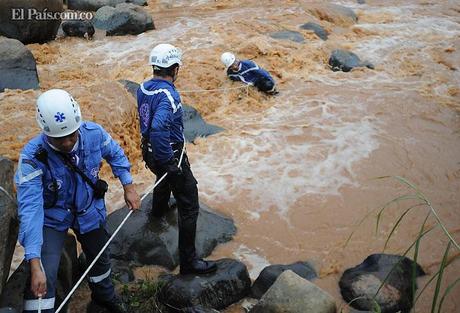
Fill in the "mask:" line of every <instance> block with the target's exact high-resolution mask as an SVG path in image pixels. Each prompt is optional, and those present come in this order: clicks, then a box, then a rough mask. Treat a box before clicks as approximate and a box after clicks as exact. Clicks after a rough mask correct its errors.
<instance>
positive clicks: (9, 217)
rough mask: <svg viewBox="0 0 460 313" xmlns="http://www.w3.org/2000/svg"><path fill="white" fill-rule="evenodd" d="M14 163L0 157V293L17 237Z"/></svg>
mask: <svg viewBox="0 0 460 313" xmlns="http://www.w3.org/2000/svg"><path fill="white" fill-rule="evenodd" d="M13 175H14V164H13V162H12V161H11V160H9V159H6V158H4V157H0V186H1V187H2V188H3V189H2V190H0V234H2V236H1V237H0V294H1V293H2V291H3V288H4V287H5V283H6V280H7V279H8V275H9V273H10V267H11V260H12V259H13V253H14V248H15V246H16V240H17V238H18V225H19V224H18V218H17V213H16V203H15V201H16V200H15V194H14V189H13Z"/></svg>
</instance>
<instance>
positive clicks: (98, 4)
mask: <svg viewBox="0 0 460 313" xmlns="http://www.w3.org/2000/svg"><path fill="white" fill-rule="evenodd" d="M124 2H128V3H133V4H136V5H147V1H146V0H67V3H68V7H69V9H70V10H79V11H97V10H99V9H100V8H102V7H105V6H111V7H115V6H116V5H117V4H120V3H124Z"/></svg>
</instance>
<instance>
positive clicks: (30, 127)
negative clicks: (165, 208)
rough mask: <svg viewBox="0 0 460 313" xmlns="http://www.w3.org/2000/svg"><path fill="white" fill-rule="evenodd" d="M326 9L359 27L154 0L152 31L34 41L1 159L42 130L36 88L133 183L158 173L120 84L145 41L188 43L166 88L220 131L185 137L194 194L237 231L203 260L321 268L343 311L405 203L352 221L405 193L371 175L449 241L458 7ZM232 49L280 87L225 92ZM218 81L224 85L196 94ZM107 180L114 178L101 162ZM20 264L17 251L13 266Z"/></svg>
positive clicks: (410, 221) (240, 7)
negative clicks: (69, 98) (349, 67)
mask: <svg viewBox="0 0 460 313" xmlns="http://www.w3.org/2000/svg"><path fill="white" fill-rule="evenodd" d="M328 2H329V1H328ZM330 3H336V4H341V5H346V6H348V7H350V8H353V9H354V10H355V12H356V13H357V16H358V23H356V24H353V23H351V22H350V20H348V19H346V18H343V17H340V16H337V15H334V14H330V13H328V12H329V11H328V10H327V3H326V1H321V2H310V1H261V0H258V1H252V0H251V1H240V0H234V1H228V0H223V1H220V0H218V1H208V0H198V1H185V0H184V1H152V0H151V1H149V6H148V7H147V10H148V11H149V12H150V13H151V14H152V16H153V18H154V21H155V25H156V28H157V29H156V30H153V31H150V32H147V33H144V34H141V35H138V36H124V37H105V36H104V34H103V33H99V32H98V33H96V36H95V38H94V39H93V40H92V41H86V40H84V39H78V38H58V39H57V40H55V41H53V42H50V43H48V44H44V45H38V44H34V45H29V46H28V47H29V48H30V49H31V51H32V52H33V54H34V56H35V57H36V59H37V62H38V72H39V76H40V84H41V90H36V91H18V90H7V91H6V92H4V93H2V94H0V125H1V128H2V131H1V132H0V139H1V142H2V145H1V147H0V154H1V155H5V156H7V157H10V158H12V159H14V160H17V159H18V154H19V151H20V149H21V147H22V146H23V145H24V144H25V142H26V141H27V140H28V139H30V138H31V137H33V136H34V135H35V134H37V133H38V127H37V126H36V124H35V117H34V104H35V103H34V101H35V99H36V97H37V96H38V95H39V94H40V92H42V91H43V90H46V89H49V88H64V89H67V90H68V91H69V92H70V93H71V94H73V95H74V97H75V98H76V99H77V101H79V103H80V105H81V106H82V112H83V115H84V118H85V119H88V120H94V121H97V122H99V123H101V124H102V125H103V126H104V127H106V128H107V129H108V130H109V131H110V132H111V133H112V135H113V137H114V138H116V139H117V140H118V141H119V142H120V143H121V144H122V145H123V147H124V148H125V151H126V152H127V154H128V156H129V158H130V160H131V162H132V163H133V172H134V174H135V178H136V181H137V184H138V190H139V192H144V191H145V190H147V189H148V188H149V187H150V186H151V185H152V182H153V176H152V174H150V173H149V172H148V171H147V170H145V168H144V167H143V164H142V162H141V160H140V152H139V149H138V145H139V135H138V126H137V116H136V110H135V100H134V98H132V97H131V95H130V94H128V93H127V92H126V91H125V90H124V88H123V87H122V86H121V85H120V84H119V83H117V82H116V81H117V80H119V79H129V80H133V81H136V82H141V81H143V80H145V79H148V78H149V76H150V75H151V68H150V67H149V66H148V65H147V56H148V53H149V51H150V50H151V48H152V47H153V46H154V45H155V44H157V43H160V42H170V43H172V44H174V45H177V46H179V47H181V48H182V49H183V50H184V65H183V66H182V68H181V70H180V76H179V79H178V81H177V84H176V85H177V87H178V89H179V91H180V92H181V94H182V98H183V102H184V103H186V104H189V105H192V106H194V107H196V108H197V109H198V110H199V111H200V112H201V114H202V115H203V116H204V117H205V119H206V120H207V121H208V122H210V123H213V124H217V125H219V126H221V127H224V128H225V129H226V131H225V132H222V133H219V134H217V135H214V136H211V137H208V138H206V139H198V140H196V141H195V142H194V144H189V145H188V153H189V157H190V160H191V163H192V168H193V170H194V173H195V176H196V177H197V179H198V181H199V191H200V199H201V201H202V202H205V203H206V204H208V205H209V206H210V207H212V208H214V209H215V210H217V211H219V212H221V213H223V214H225V215H228V216H231V217H232V218H233V219H234V220H235V223H236V225H237V227H238V233H237V235H236V237H235V238H234V240H233V241H232V242H230V243H228V244H225V245H222V246H219V247H218V248H217V250H216V251H215V252H214V254H213V255H212V257H213V258H220V257H233V258H237V259H240V260H242V261H243V262H244V263H245V264H246V265H247V266H248V268H249V270H250V274H251V277H252V278H256V277H257V275H258V273H259V272H260V271H261V270H262V269H263V267H264V266H266V265H268V264H275V263H290V262H294V261H299V260H309V261H311V262H312V263H313V264H315V266H316V268H317V270H318V272H319V273H320V278H319V279H318V280H316V283H317V284H318V285H319V286H320V287H322V288H324V289H325V290H327V291H328V292H329V293H330V294H332V295H333V296H334V297H335V298H336V299H337V303H338V305H340V304H341V297H340V292H339V288H338V280H339V279H340V275H341V273H342V272H343V271H344V270H345V269H347V268H349V267H352V266H355V265H356V264H358V263H360V262H362V260H364V258H366V257H367V256H368V255H369V254H372V253H378V252H382V251H383V246H384V243H385V240H386V236H387V235H388V233H389V232H390V230H391V228H392V227H393V225H394V224H395V222H396V220H397V218H398V216H399V215H400V214H401V213H402V212H404V210H405V209H406V208H407V207H408V206H409V205H410V203H405V202H401V203H399V204H395V205H391V206H390V207H388V209H387V210H386V211H385V214H384V216H383V220H382V223H381V227H380V228H379V230H378V232H377V233H376V232H375V222H376V218H375V215H373V216H372V215H371V216H370V217H369V218H368V219H367V220H366V221H365V222H364V223H362V224H361V225H360V226H359V227H357V226H356V225H357V223H358V221H359V220H360V219H361V218H362V217H363V216H364V215H366V214H367V213H368V212H370V211H371V210H375V209H378V208H379V207H381V206H382V205H383V204H384V203H385V202H387V201H389V200H391V199H393V198H396V197H397V196H400V195H403V194H405V193H407V192H409V191H410V190H409V189H408V188H406V187H405V186H404V185H403V184H401V183H399V182H397V181H396V180H392V179H376V178H377V177H380V176H387V175H389V176H391V175H399V176H402V177H405V178H407V179H408V180H409V181H411V182H412V183H414V184H415V185H417V186H418V188H420V190H422V191H423V192H424V194H425V195H426V196H427V198H429V199H430V201H431V203H432V205H433V207H434V208H435V209H436V210H437V212H438V214H439V216H440V218H441V220H442V221H443V222H444V224H445V226H446V228H447V229H448V230H449V231H450V232H451V233H452V234H453V236H454V238H456V240H457V241H458V240H460V235H459V234H460V213H459V212H460V211H459V203H460V193H459V190H460V188H459V187H460V123H459V122H460V119H459V112H460V3H459V2H458V1H446V0H444V1H428V0H424V1H413V0H410V1H393V0H385V1H377V0H366V3H365V4H358V3H357V2H356V1H331V2H330ZM306 22H316V23H320V24H321V25H323V26H324V27H325V28H326V29H327V30H328V31H329V32H330V35H329V39H328V40H327V41H322V40H320V39H319V38H318V37H316V36H315V35H314V34H313V33H311V32H308V31H306V30H301V29H300V28H299V25H301V24H303V23H306ZM281 30H294V31H299V32H300V33H301V34H302V35H303V36H304V38H305V42H304V43H296V42H292V41H288V40H279V39H273V38H270V37H269V36H268V34H269V33H270V32H274V31H281ZM336 48H342V49H349V50H351V51H353V52H355V53H356V54H358V55H359V56H360V57H361V58H362V59H364V60H368V61H370V62H372V63H374V64H375V70H369V69H356V70H353V71H352V72H349V73H343V72H332V71H331V70H330V69H329V68H328V66H327V59H328V57H329V55H330V52H331V51H332V50H334V49H336ZM227 50H228V51H233V52H235V53H236V54H237V55H238V56H240V57H241V58H248V59H253V60H254V61H256V62H257V63H258V64H259V65H260V66H262V67H264V68H265V69H267V70H269V71H270V72H271V73H272V74H273V75H274V77H275V79H276V80H277V81H278V83H279V90H280V94H279V95H278V96H276V97H267V96H265V95H262V94H260V93H258V92H257V91H255V90H252V89H249V90H248V89H246V88H242V89H235V88H234V87H238V86H239V85H238V84H237V83H232V82H230V81H228V80H227V79H226V77H225V73H224V68H223V66H222V64H221V63H220V60H219V59H220V54H221V53H222V52H224V51H227ZM216 88H219V89H224V90H220V91H212V92H204V91H203V90H209V89H216ZM105 173H106V176H107V177H109V175H108V173H109V171H108V170H107V168H106V170H105ZM112 181H113V182H114V185H112V186H113V187H112V188H111V191H110V193H109V195H108V203H109V210H111V211H113V210H116V209H117V208H119V207H120V206H121V205H122V204H123V200H122V193H121V190H120V188H119V183H117V182H116V181H115V180H113V179H112ZM426 210H427V209H426V208H419V209H417V210H414V211H413V212H411V213H410V214H408V216H407V217H406V219H405V221H404V222H403V223H402V225H401V227H400V228H399V229H398V230H397V232H396V233H395V234H394V237H393V238H392V240H390V242H389V246H388V248H387V250H386V251H387V252H389V253H403V252H404V251H405V250H406V248H407V247H408V246H409V245H410V244H411V243H412V241H413V240H414V238H415V237H416V236H417V234H418V232H419V227H420V224H421V222H422V221H423V219H424V217H425V215H426V212H427V211H426ZM428 223H429V225H435V220H434V219H430V220H429V222H428ZM353 231H356V232H355V234H354V236H353V237H352V240H351V241H350V242H349V243H348V245H347V246H346V247H344V242H345V241H346V239H347V238H348V236H349V235H350V234H351V233H352V232H353ZM446 243H447V240H446V238H445V236H444V235H443V233H442V231H441V230H440V229H439V228H438V229H436V230H434V231H433V232H431V233H430V235H428V236H427V238H426V239H425V240H423V242H422V244H421V255H420V256H419V263H420V264H421V265H422V267H423V268H424V269H425V271H426V272H428V273H429V274H432V273H435V272H436V271H437V269H438V267H439V263H440V260H441V258H442V254H443V252H444V248H445V245H446ZM456 254H458V251H454V250H452V252H451V255H452V256H455V255H456ZM21 258H22V252H21V251H20V249H18V251H17V252H16V255H15V264H14V265H13V267H14V266H17V264H18V263H19V262H20V260H21ZM459 276H460V262H459V261H454V262H453V263H452V264H451V265H450V267H449V269H448V270H447V274H446V275H445V277H446V283H445V284H444V285H443V286H446V285H447V284H448V283H451V282H453V281H454V280H455V279H456V278H458V277H459ZM426 280H427V279H426V278H422V279H421V280H420V281H419V285H421V284H423V283H424V282H425V281H426ZM433 290H434V288H428V289H427V291H426V294H425V296H422V297H421V298H420V300H419V302H418V303H417V305H416V309H415V312H420V313H425V312H428V311H429V310H430V308H431V302H430V300H431V295H432V294H433ZM459 295H460V289H459V287H457V289H456V290H454V291H453V292H452V293H451V295H450V297H449V299H448V301H447V303H446V305H445V307H444V310H443V312H448V313H454V312H459V310H460V309H459V308H458V307H459V306H460V297H459ZM226 312H241V308H240V306H239V305H237V306H235V307H233V308H230V309H229V310H228V311H226Z"/></svg>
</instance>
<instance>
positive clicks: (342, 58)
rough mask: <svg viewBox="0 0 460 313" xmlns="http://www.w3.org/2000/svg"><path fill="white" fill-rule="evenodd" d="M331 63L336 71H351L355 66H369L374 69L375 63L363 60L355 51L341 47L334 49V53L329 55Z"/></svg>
mask: <svg viewBox="0 0 460 313" xmlns="http://www.w3.org/2000/svg"><path fill="white" fill-rule="evenodd" d="M329 65H330V66H331V69H332V70H333V71H334V72H336V71H343V72H349V71H351V70H352V69H353V68H355V67H367V68H370V69H374V65H372V64H371V63H369V62H367V61H364V62H363V61H361V59H360V58H359V57H358V56H357V55H356V54H354V53H353V52H350V51H346V50H340V49H337V50H334V51H332V54H331V56H330V57H329Z"/></svg>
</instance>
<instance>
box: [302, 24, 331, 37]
mask: <svg viewBox="0 0 460 313" xmlns="http://www.w3.org/2000/svg"><path fill="white" fill-rule="evenodd" d="M300 28H301V29H305V30H311V31H313V32H314V33H315V35H316V36H318V37H319V38H320V39H322V40H327V38H328V35H329V34H328V33H327V31H326V30H325V29H324V27H323V26H321V25H319V24H316V23H311V22H309V23H305V24H302V25H300Z"/></svg>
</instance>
